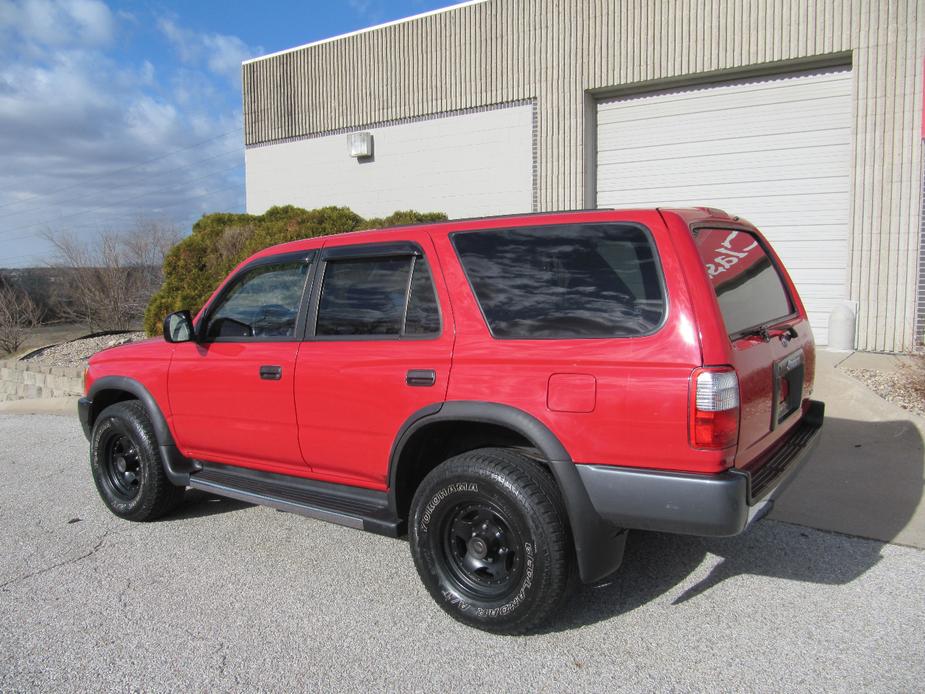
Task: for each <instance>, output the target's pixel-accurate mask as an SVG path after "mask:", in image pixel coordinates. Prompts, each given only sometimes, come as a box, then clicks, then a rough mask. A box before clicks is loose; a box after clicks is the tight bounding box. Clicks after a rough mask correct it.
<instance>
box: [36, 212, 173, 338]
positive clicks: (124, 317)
mask: <svg viewBox="0 0 925 694" xmlns="http://www.w3.org/2000/svg"><path fill="white" fill-rule="evenodd" d="M45 238H46V239H47V240H48V241H49V242H50V243H51V244H52V245H53V246H54V247H55V251H56V259H55V263H54V264H55V265H56V266H57V267H59V268H61V269H63V270H64V271H65V275H64V277H65V279H64V282H63V286H62V287H61V288H60V289H59V290H58V292H57V294H56V297H55V298H56V309H57V311H58V313H59V314H60V315H61V316H62V318H64V319H66V320H71V321H74V322H78V323H84V324H86V325H87V326H88V327H89V328H90V329H91V330H103V329H105V330H128V329H131V328H133V327H136V326H138V324H139V323H140V322H141V319H142V316H143V315H144V311H145V307H146V306H147V305H148V300H149V299H150V298H151V295H152V294H153V293H154V292H155V291H157V289H158V287H160V284H161V279H162V274H161V272H162V271H161V268H162V266H163V263H164V256H165V255H166V254H167V251H169V250H170V248H171V247H172V246H173V245H174V244H175V243H176V242H177V241H179V240H180V233H179V231H178V230H177V229H176V228H175V227H172V226H169V225H165V224H162V223H159V222H154V221H149V220H142V221H139V222H138V223H137V224H136V225H135V227H134V228H133V229H131V230H130V231H127V232H114V231H106V232H101V233H100V234H98V235H97V237H96V238H95V239H92V240H90V241H83V240H81V239H79V238H78V237H77V236H75V235H74V234H71V233H66V232H61V233H51V232H50V233H47V234H45Z"/></svg>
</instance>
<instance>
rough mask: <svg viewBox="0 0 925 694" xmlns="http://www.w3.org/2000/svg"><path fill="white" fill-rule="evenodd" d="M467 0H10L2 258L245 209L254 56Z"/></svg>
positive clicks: (2, 2)
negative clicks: (246, 97)
mask: <svg viewBox="0 0 925 694" xmlns="http://www.w3.org/2000/svg"><path fill="white" fill-rule="evenodd" d="M449 4H452V0H341V1H338V0H332V1H330V2H316V1H307V0H304V1H302V2H296V1H292V2H267V1H266V0H264V1H260V2H249V3H244V2H242V3H235V2H186V3H184V2H145V1H143V0H126V1H124V2H115V1H110V2H107V1H106V0H0V267H17V266H29V265H43V264H45V263H46V262H48V261H49V260H50V253H51V250H50V247H49V244H48V243H47V241H45V240H44V239H43V238H42V235H43V234H44V233H47V232H53V233H57V232H68V233H72V234H75V235H79V236H81V237H83V238H91V237H93V236H94V235H95V234H96V233H98V232H100V231H109V230H114V231H120V230H126V229H129V230H130V229H131V228H133V226H135V225H136V224H137V223H138V222H139V221H140V220H157V221H165V222H169V223H172V224H175V225H177V226H179V227H180V228H181V230H184V231H186V230H188V229H189V227H190V226H191V224H192V223H193V222H194V221H195V220H196V219H198V218H199V216H200V215H202V214H203V213H207V212H213V211H243V210H244V154H243V152H244V150H243V145H242V130H241V93H240V64H241V61H242V60H246V59H248V58H251V57H254V56H257V55H262V54H265V53H271V52H274V51H279V50H284V49H286V48H291V47H293V46H297V45H300V44H303V43H308V42H310V41H316V40H318V39H322V38H327V37H330V36H334V35H337V34H342V33H345V32H349V31H354V30H356V29H361V28H364V27H367V26H371V25H374V24H379V23H382V22H387V21H391V20H394V19H400V18H402V17H407V16H411V15H414V14H418V13H420V12H426V11H428V10H433V9H437V8H440V7H445V6H447V5H449Z"/></svg>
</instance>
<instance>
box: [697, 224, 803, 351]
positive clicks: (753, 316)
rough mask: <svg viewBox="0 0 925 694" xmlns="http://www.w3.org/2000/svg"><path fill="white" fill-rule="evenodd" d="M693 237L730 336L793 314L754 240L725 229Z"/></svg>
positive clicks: (700, 231)
mask: <svg viewBox="0 0 925 694" xmlns="http://www.w3.org/2000/svg"><path fill="white" fill-rule="evenodd" d="M693 233H694V243H696V244H697V250H698V251H699V253H700V258H701V259H702V260H703V264H704V267H705V268H706V270H707V275H709V277H710V282H711V283H712V285H713V290H714V291H715V292H716V298H717V299H718V300H719V308H720V311H721V312H722V314H723V320H724V321H725V322H726V330H727V331H728V332H729V334H730V335H735V334H737V333H740V332H742V331H743V330H746V329H748V328H754V327H756V326H759V325H764V324H767V323H770V322H772V321H774V320H777V319H779V318H783V317H784V316H788V315H790V314H791V313H793V304H792V303H791V302H790V296H789V295H788V293H787V290H786V289H785V288H784V283H783V282H782V281H781V277H780V275H779V274H778V272H777V268H775V267H774V263H772V262H771V259H770V258H769V257H768V255H767V253H765V251H764V249H763V248H762V247H761V244H759V243H758V240H757V239H756V238H755V237H754V236H752V235H751V234H749V233H747V232H744V231H731V230H729V229H697V230H695V231H694V232H693Z"/></svg>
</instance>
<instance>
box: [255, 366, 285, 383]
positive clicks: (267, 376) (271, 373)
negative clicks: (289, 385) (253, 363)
mask: <svg viewBox="0 0 925 694" xmlns="http://www.w3.org/2000/svg"><path fill="white" fill-rule="evenodd" d="M282 377H283V367H282V366H261V367H260V378H262V379H264V380H266V381H278V380H279V379H281V378H282Z"/></svg>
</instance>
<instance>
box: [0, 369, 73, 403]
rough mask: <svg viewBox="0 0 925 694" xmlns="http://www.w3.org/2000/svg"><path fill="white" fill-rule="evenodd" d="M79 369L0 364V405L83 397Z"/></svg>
mask: <svg viewBox="0 0 925 694" xmlns="http://www.w3.org/2000/svg"><path fill="white" fill-rule="evenodd" d="M83 372H84V370H83V368H81V367H63V366H44V365H41V364H38V363H36V362H25V361H14V360H9V359H8V360H4V361H0V402H6V401H10V400H22V399H24V398H43V399H44V398H65V397H73V396H77V395H83Z"/></svg>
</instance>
